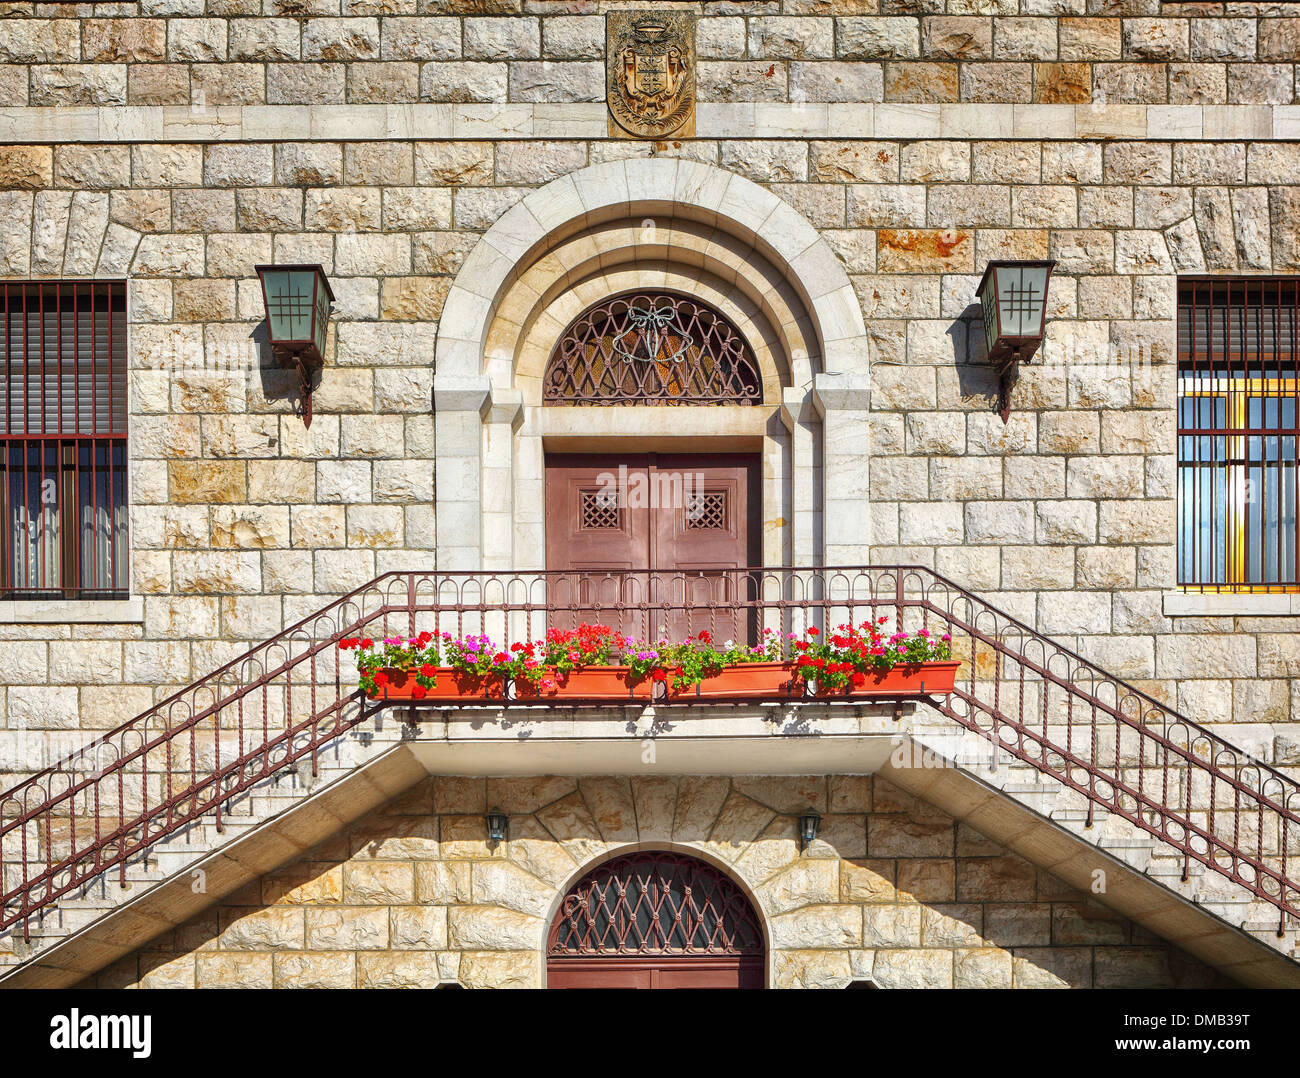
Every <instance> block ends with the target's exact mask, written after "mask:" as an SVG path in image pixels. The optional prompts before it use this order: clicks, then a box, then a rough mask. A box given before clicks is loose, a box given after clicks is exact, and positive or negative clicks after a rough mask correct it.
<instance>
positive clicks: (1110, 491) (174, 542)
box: [0, 0, 1300, 785]
mask: <svg viewBox="0 0 1300 1078" xmlns="http://www.w3.org/2000/svg"><path fill="white" fill-rule="evenodd" d="M877 7H878V8H879V9H880V10H875V9H876V8H877ZM1083 7H1084V5H1082V4H1081V3H1074V2H1072V0H1060V2H1058V0H998V2H997V3H996V4H994V5H992V13H991V14H971V10H972V8H971V5H969V4H968V3H966V2H965V0H934V2H928V3H926V4H925V5H924V6H922V5H919V4H911V3H905V2H903V0H881V2H880V3H879V4H877V3H876V0H862V2H857V0H834V2H827V3H822V2H814V0H781V2H777V0H771V2H769V3H757V4H744V5H741V4H732V3H709V2H706V3H702V4H701V5H699V9H698V10H699V13H700V14H701V16H702V17H701V19H700V22H699V24H698V30H697V44H698V50H699V56H700V64H699V68H698V75H699V96H700V101H701V103H700V106H699V114H698V123H697V130H698V132H699V136H700V137H698V138H695V139H692V140H685V141H678V142H663V143H654V142H632V141H623V140H611V139H609V138H607V137H606V133H605V132H606V128H605V110H604V104H603V100H602V98H603V69H604V55H603V50H604V44H603V41H604V39H603V19H602V14H603V11H604V10H605V7H604V5H602V4H600V3H597V2H594V0H592V2H585V0H579V2H574V3H565V4H562V5H549V4H541V3H539V4H532V3H528V4H525V3H524V0H499V2H494V0H487V2H485V0H464V2H459V0H437V2H434V0H419V2H417V0H395V2H388V0H386V2H384V3H382V4H371V3H368V2H366V0H357V2H353V0H345V2H339V0H306V2H303V0H292V2H291V3H290V2H289V0H284V2H272V3H270V4H268V5H267V6H266V7H265V8H263V7H262V6H261V5H257V6H256V10H254V6H253V5H250V4H248V3H245V2H243V0H142V3H140V4H138V5H137V4H129V5H127V4H123V5H114V4H102V5H94V6H93V7H92V6H76V7H72V6H66V5H46V4H39V3H17V4H3V5H0V140H3V141H4V143H5V144H4V145H3V146H2V147H0V220H3V221H4V222H5V228H4V229H2V230H0V279H3V280H7V281H12V280H27V279H33V278H47V279H57V278H81V277H90V276H98V277H112V278H126V279H127V280H128V282H129V284H128V293H129V303H130V319H131V346H130V363H131V367H132V379H131V384H132V410H131V417H130V428H131V435H130V438H131V449H130V452H131V461H132V463H131V504H132V512H131V546H132V554H131V570H132V591H133V596H134V600H135V601H134V603H132V604H127V608H126V609H125V610H117V611H115V612H108V613H105V612H104V611H102V610H94V611H89V612H87V611H85V610H60V611H55V612H53V613H49V612H46V613H45V614H42V612H39V611H38V612H33V611H32V610H31V609H29V608H22V604H16V606H15V607H9V606H8V605H5V604H0V715H3V720H2V722H3V733H2V734H0V775H6V776H13V775H15V774H17V773H21V772H23V771H26V770H30V769H32V768H33V767H35V766H39V765H40V764H41V763H42V762H45V761H46V760H48V758H49V757H50V756H51V755H57V754H58V753H59V752H60V751H62V750H63V749H65V748H67V747H69V746H70V745H72V744H74V743H77V742H79V741H80V740H82V739H84V737H85V736H86V734H85V731H87V730H89V729H94V728H104V727H108V726H112V725H115V724H116V723H118V722H120V721H122V720H123V719H125V718H127V717H129V716H131V715H133V714H136V713H138V712H139V711H141V710H143V709H144V708H146V707H147V706H148V705H149V704H150V703H152V702H153V701H155V700H157V699H160V698H161V697H163V696H165V695H166V694H167V693H169V692H170V691H171V690H172V689H174V688H175V687H177V686H179V685H183V684H185V683H187V682H189V681H190V680H192V679H193V678H195V677H197V676H200V675H202V674H203V673H205V672H207V671H209V670H211V669H213V668H214V667H216V666H218V665H219V664H220V663H222V662H223V661H225V660H226V659H228V658H230V657H232V656H234V655H236V654H238V653H239V652H240V651H241V650H242V649H243V648H244V647H245V645H246V644H247V642H249V641H254V640H259V639H263V638H265V637H266V636H268V635H270V634H271V633H273V632H274V631H276V630H277V629H279V628H281V627H282V626H284V625H286V624H289V623H292V622H293V621H294V620H296V619H297V618H298V617H300V616H302V615H304V614H306V613H308V612H310V611H312V610H314V609H316V608H318V607H319V606H321V605H323V603H324V602H326V601H327V600H328V599H329V598H330V597H332V596H334V595H337V594H339V593H341V592H343V591H346V590H348V589H350V588H352V587H354V586H356V585H358V584H360V583H362V582H363V581H365V580H366V579H368V578H370V577H371V576H373V575H375V574H376V573H378V572H382V571H384V570H387V569H396V568H411V567H422V568H423V567H429V566H430V565H431V564H432V561H433V555H432V550H433V545H434V539H433V536H434V529H435V527H436V523H437V522H436V521H435V520H434V514H433V508H432V507H433V485H434V482H435V470H436V464H437V462H436V461H435V459H434V452H433V427H434V417H433V415H432V414H431V392H432V384H433V374H434V372H433V369H432V365H433V360H432V357H433V346H434V341H435V338H436V334H437V331H438V320H439V317H440V314H441V310H442V302H443V298H444V297H445V295H446V293H447V290H448V288H449V285H450V281H451V279H452V277H453V276H454V274H455V273H456V272H457V270H458V269H459V268H460V266H461V264H462V262H463V260H464V258H465V257H466V255H467V253H468V252H469V251H470V250H471V249H472V247H473V245H474V244H475V242H476V241H477V239H478V238H479V236H481V234H482V233H483V231H484V230H485V229H486V228H487V227H488V226H489V225H491V224H492V222H494V221H495V220H496V219H497V218H498V217H500V215H501V214H502V213H503V212H504V211H505V210H506V209H507V208H508V207H509V206H511V205H513V204H514V203H515V202H517V201H518V200H519V198H520V197H522V195H523V193H525V192H526V191H528V190H530V189H533V188H535V187H537V186H539V185H541V184H544V183H546V182H548V181H551V180H554V179H556V178H557V177H560V176H563V175H566V174H568V173H571V172H573V171H575V170H578V169H581V168H583V167H584V166H587V165H591V164H597V163H600V162H605V161H611V160H617V159H621V158H625V157H635V156H646V155H670V156H671V155H678V156H682V157H689V158H691V159H694V160H700V161H704V162H707V163H709V164H712V165H715V166H717V167H719V168H722V169H726V170H730V171H732V172H736V173H738V174H740V175H743V176H746V177H749V178H751V179H754V180H755V181H757V182H759V183H762V184H764V185H766V186H767V187H768V188H769V189H770V190H771V191H773V192H774V193H775V194H776V195H778V196H780V197H781V198H782V199H784V200H786V201H787V202H789V203H790V204H791V205H793V206H794V207H795V208H796V209H798V210H799V211H800V212H801V213H802V214H803V215H805V216H806V217H807V218H808V219H809V220H810V221H811V222H812V223H813V225H814V226H815V227H816V228H817V229H818V231H819V232H820V233H821V234H822V236H824V237H825V238H826V240H827V241H828V242H829V243H830V244H831V245H832V246H833V248H834V250H835V251H836V253H837V255H838V257H839V259H840V260H841V263H842V264H843V266H844V268H845V269H846V271H847V272H848V274H849V275H850V278H851V280H852V281H853V284H854V286H855V288H856V289H857V292H858V297H859V300H860V303H861V307H862V313H863V316H864V318H865V320H866V323H867V327H868V332H869V334H870V337H871V345H872V347H871V360H870V372H869V373H870V375H871V380H872V388H871V397H870V407H871V410H872V416H871V421H870V422H869V423H868V424H864V425H863V428H862V430H861V433H860V439H861V442H862V444H863V445H864V446H865V447H866V449H867V450H868V451H869V454H870V459H871V487H872V501H871V504H870V506H867V507H863V512H862V513H861V519H862V520H863V522H864V528H866V529H867V530H868V534H869V536H870V542H871V549H872V553H873V558H874V559H875V560H876V561H880V562H884V561H894V560H905V561H917V562H921V563H923V564H926V565H931V566H933V567H935V568H936V569H938V570H939V571H941V572H944V573H946V574H948V575H950V576H952V577H953V578H954V579H956V580H957V581H958V582H960V583H962V584H963V585H965V586H966V587H968V588H970V589H972V590H975V591H977V592H981V593H984V594H987V595H988V597H989V598H990V600H991V601H992V602H994V603H995V604H997V605H1001V606H1003V607H1006V608H1008V609H1010V610H1011V611H1012V612H1014V613H1016V614H1018V615H1019V616H1020V617H1022V618H1023V619H1025V620H1027V621H1029V622H1031V623H1033V624H1035V625H1037V626H1038V627H1039V628H1040V629H1042V630H1043V631H1046V632H1048V633H1050V634H1052V635H1054V636H1057V637H1060V638H1062V639H1065V640H1067V641H1070V642H1072V643H1074V644H1075V645H1076V646H1077V647H1079V648H1080V649H1081V650H1082V651H1083V652H1085V653H1086V654H1087V655H1089V656H1090V657H1092V658H1094V659H1096V660H1097V661H1098V662H1100V663H1101V664H1102V665H1104V666H1106V667H1108V668H1110V669H1112V670H1114V671H1116V672H1117V673H1119V674H1120V675H1122V676H1125V677H1128V678H1130V679H1132V680H1135V681H1137V682H1138V683H1140V684H1141V685H1143V686H1144V687H1146V688H1147V689H1148V690H1150V691H1151V692H1153V693H1155V694H1156V695H1158V696H1160V697H1161V698H1162V699H1165V700H1168V701H1170V702H1171V703H1173V704H1174V705H1175V706H1177V707H1178V708H1179V709H1181V710H1183V711H1185V712H1187V713H1188V714H1190V715H1192V716H1193V717H1194V718H1197V719H1198V720H1201V721H1203V722H1207V723H1210V724H1214V725H1215V726H1217V727H1219V728H1220V732H1222V733H1223V734H1224V735H1225V736H1227V737H1228V738H1229V739H1230V740H1233V741H1236V742H1238V743H1240V744H1243V745H1245V747H1247V748H1249V749H1250V750H1251V751H1253V752H1255V753H1257V754H1258V755H1259V756H1261V757H1262V758H1264V759H1266V760H1269V761H1274V762H1278V763H1280V764H1282V765H1285V766H1295V765H1300V727H1297V725H1296V724H1295V723H1294V722H1293V719H1294V718H1296V716H1297V715H1298V714H1300V632H1297V630H1300V618H1297V617H1293V616H1291V615H1290V609H1291V608H1290V605H1289V603H1290V600H1289V599H1287V598H1286V597H1283V598H1282V600H1281V602H1280V604H1279V603H1278V602H1275V601H1273V598H1272V597H1255V598H1254V599H1253V600H1251V601H1248V602H1244V603H1239V604H1237V605H1235V606H1234V605H1231V604H1228V605H1222V604H1220V605H1218V606H1215V605H1213V604H1204V605H1202V606H1201V607H1199V608H1195V609H1196V613H1195V616H1189V615H1188V614H1186V613H1185V612H1184V614H1183V615H1182V616H1172V608H1171V607H1170V605H1169V602H1168V596H1167V593H1169V592H1170V591H1171V590H1172V589H1173V586H1174V548H1173V537H1174V520H1173V513H1174V504H1175V503H1174V472H1173V463H1174V457H1173V452H1174V434H1173V431H1174V426H1175V413H1174V393H1175V384H1174V368H1173V366H1172V345H1173V339H1174V336H1173V324H1174V323H1173V315H1174V298H1175V279H1176V276H1177V275H1178V274H1180V273H1199V272H1223V273H1240V274H1245V273H1280V274H1290V273H1294V272H1296V271H1297V269H1298V268H1300V225H1298V224H1297V221H1300V216H1298V215H1297V214H1296V212H1295V210H1296V207H1297V206H1300V187H1297V186H1295V184H1296V183H1297V180H1296V177H1297V176H1300V146H1298V145H1297V143H1296V142H1295V141H1292V139H1293V136H1294V134H1295V133H1296V131H1297V130H1300V127H1297V119H1298V117H1297V112H1296V111H1295V110H1296V109H1297V108H1300V106H1296V105H1295V103H1294V92H1295V84H1296V80H1295V60H1296V59H1297V37H1296V31H1297V27H1298V26H1300V20H1297V19H1295V18H1291V17H1287V16H1288V14H1289V13H1290V8H1288V7H1287V6H1285V5H1269V4H1259V5H1242V6H1240V7H1238V6H1237V5H1234V6H1233V8H1232V14H1231V15H1230V16H1228V15H1226V14H1224V11H1226V9H1224V11H1221V10H1220V9H1218V8H1215V9H1201V8H1199V7H1197V8H1191V7H1188V6H1186V5H1173V4H1158V3H1156V0H1117V2H1114V3H1110V4H1107V5H1106V12H1105V13H1104V14H1100V13H1099V14H1089V13H1087V12H1085V11H1084V10H1083ZM553 8H554V10H553ZM561 9H562V10H561ZM389 106H391V107H389ZM997 256H1003V257H1051V258H1054V259H1056V260H1057V262H1058V266H1057V273H1056V276H1055V277H1054V280H1053V296H1052V313H1051V320H1050V333H1049V340H1048V342H1047V344H1046V346H1045V347H1044V349H1043V351H1042V352H1041V353H1040V356H1039V357H1038V359H1037V360H1036V362H1035V364H1034V365H1033V366H1032V367H1029V368H1027V369H1026V370H1025V371H1024V372H1023V373H1022V377H1021V379H1020V382H1019V384H1018V385H1017V387H1016V389H1015V391H1014V401H1013V407H1014V411H1013V414H1012V417H1011V421H1010V423H1009V424H1007V425H1006V426H1003V425H1002V423H1001V421H1000V420H999V419H997V418H996V417H995V416H994V415H992V414H991V411H990V408H991V405H992V401H993V396H992V394H993V390H994V386H993V383H992V380H991V379H990V377H989V375H988V371H987V368H986V367H984V366H982V365H981V359H982V348H983V344H982V331H981V327H980V323H979V321H978V319H977V317H976V312H975V311H974V310H973V308H972V299H973V291H974V287H975V284H976V282H977V279H978V274H979V272H980V271H981V269H982V267H983V265H984V264H985V262H986V261H987V260H988V259H989V258H992V257H997ZM273 260H275V261H309V262H320V263H322V264H323V265H324V266H325V268H326V271H327V272H328V273H329V275H330V280H331V282H332V284H333V286H334V290H335V293H336V296H337V297H338V310H337V314H336V317H335V322H334V326H333V329H332V333H331V338H330V343H329V346H328V349H327V352H328V356H327V365H326V370H325V372H324V375H323V378H322V380H321V384H320V386H319V388H318V390H317V392H316V396H315V411H316V418H315V421H314V423H313V425H312V427H311V429H310V430H305V429H304V428H303V426H302V424H301V422H300V421H299V420H298V419H297V418H295V417H294V416H292V415H291V408H292V404H293V398H292V389H291V386H290V384H289V380H288V379H287V378H286V377H285V376H284V375H282V374H281V373H280V372H278V371H275V370H274V369H272V367H271V364H270V359H269V357H268V356H267V355H266V354H265V350H264V348H263V347H262V346H261V343H260V338H259V332H260V331H259V323H260V321H261V318H262V310H261V298H260V295H259V294H258V290H257V285H256V279H255V277H254V275H253V270H252V267H253V266H254V265H255V264H257V263H259V262H266V261H273ZM437 481H438V482H444V483H455V482H456V476H455V474H454V469H450V468H449V469H445V470H442V471H440V472H439V473H438V480H437ZM855 519H856V516H855ZM1279 611H1280V612H1281V613H1280V614H1279ZM0 784H3V785H7V784H8V782H7V780H2V779H0Z"/></svg>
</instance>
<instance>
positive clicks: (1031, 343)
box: [975, 261, 1056, 423]
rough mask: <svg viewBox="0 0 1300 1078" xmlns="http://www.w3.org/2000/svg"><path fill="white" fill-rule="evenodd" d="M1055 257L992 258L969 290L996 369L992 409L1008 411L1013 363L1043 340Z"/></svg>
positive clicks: (1023, 359)
mask: <svg viewBox="0 0 1300 1078" xmlns="http://www.w3.org/2000/svg"><path fill="white" fill-rule="evenodd" d="M1055 265H1056V263H1055V262H1003V261H994V262H990V263H989V264H988V267H987V268H986V269H985V270H984V276H983V277H982V278H981V279H980V284H979V288H977V289H976V290H975V295H976V297H977V298H978V299H979V301H980V306H981V308H982V309H983V312H984V335H985V337H986V339H987V341H988V357H989V362H990V363H991V364H993V367H994V369H995V370H996V371H997V374H998V414H999V415H1000V416H1001V417H1002V422H1003V423H1005V422H1006V421H1007V420H1008V418H1010V416H1011V387H1012V385H1013V384H1014V383H1015V379H1016V375H1017V374H1018V373H1019V365H1020V364H1021V363H1028V362H1029V360H1030V359H1031V358H1033V355H1034V353H1035V352H1037V351H1038V346H1039V345H1040V344H1042V343H1043V331H1044V329H1045V326H1046V323H1047V285H1048V282H1049V281H1050V280H1051V277H1052V267H1053V266H1055Z"/></svg>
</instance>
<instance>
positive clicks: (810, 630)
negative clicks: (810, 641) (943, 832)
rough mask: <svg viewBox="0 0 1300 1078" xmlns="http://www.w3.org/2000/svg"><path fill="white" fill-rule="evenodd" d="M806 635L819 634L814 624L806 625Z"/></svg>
mask: <svg viewBox="0 0 1300 1078" xmlns="http://www.w3.org/2000/svg"><path fill="white" fill-rule="evenodd" d="M808 635H809V636H820V635H821V634H820V633H819V632H818V630H817V626H816V625H809V626H808Z"/></svg>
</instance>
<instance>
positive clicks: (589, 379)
mask: <svg viewBox="0 0 1300 1078" xmlns="http://www.w3.org/2000/svg"><path fill="white" fill-rule="evenodd" d="M543 399H544V400H545V401H546V403H547V404H579V405H614V404H669V405H671V404H677V405H681V404H761V403H762V402H763V388H762V380H761V379H760V378H759V374H758V363H757V362H756V361H755V359H754V354H753V352H752V351H751V350H750V348H749V345H748V344H747V343H746V342H745V340H744V338H743V337H741V335H740V334H739V333H738V332H736V330H735V328H734V327H733V326H732V325H731V324H730V323H729V322H728V321H727V320H726V319H725V318H724V317H723V316H722V315H721V314H719V313H718V312H717V311H715V310H714V309H713V308H712V307H710V306H708V305H707V304H704V303H700V302H698V301H697V300H692V299H687V298H686V297H684V296H675V295H671V294H669V293H666V292H637V293H633V294H631V295H624V296H618V297H616V298H615V299H611V300H605V301H604V302H602V303H599V304H597V305H596V306H594V307H590V308H588V309H587V310H586V311H584V312H583V313H582V314H581V315H579V316H578V318H577V319H576V320H575V321H574V322H573V324H572V325H571V326H569V328H568V329H567V330H565V332H564V336H563V337H561V338H560V343H559V344H558V345H557V346H556V348H555V351H554V353H552V355H551V360H550V362H549V363H548V364H547V367H546V377H545V380H544V383H543Z"/></svg>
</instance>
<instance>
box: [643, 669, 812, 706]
mask: <svg viewBox="0 0 1300 1078" xmlns="http://www.w3.org/2000/svg"><path fill="white" fill-rule="evenodd" d="M665 684H667V683H665ZM802 693H803V684H802V682H799V681H798V680H797V679H796V678H795V676H794V664H793V663H741V664H740V665H738V666H728V667H726V668H725V669H723V670H721V671H719V672H718V673H717V674H715V675H714V676H713V677H708V678H705V679H704V680H703V681H701V682H700V683H699V684H698V685H688V686H687V687H686V688H683V689H674V688H671V687H669V688H668V691H667V693H666V695H665V697H664V699H665V700H666V701H667V702H668V703H670V704H671V703H683V704H684V703H689V702H690V701H692V700H724V699H725V700H781V699H784V698H786V697H788V696H799V695H802Z"/></svg>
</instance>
